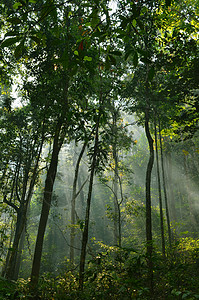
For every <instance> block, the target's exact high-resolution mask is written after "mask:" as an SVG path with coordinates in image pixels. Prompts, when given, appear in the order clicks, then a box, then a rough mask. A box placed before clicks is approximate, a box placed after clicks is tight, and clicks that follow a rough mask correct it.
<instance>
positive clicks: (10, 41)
mask: <svg viewBox="0 0 199 300" xmlns="http://www.w3.org/2000/svg"><path fill="white" fill-rule="evenodd" d="M19 41H20V37H14V38H9V39H6V40H5V41H3V42H2V44H1V47H9V46H11V45H14V44H15V43H17V42H19Z"/></svg>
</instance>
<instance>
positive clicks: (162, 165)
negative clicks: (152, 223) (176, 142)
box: [159, 121, 172, 247]
mask: <svg viewBox="0 0 199 300" xmlns="http://www.w3.org/2000/svg"><path fill="white" fill-rule="evenodd" d="M159 137H160V154H161V167H162V181H163V190H164V201H165V209H166V218H167V228H168V236H169V246H170V247H171V243H172V236H171V226H170V216H169V207H168V198H167V189H166V179H165V170H164V156H163V150H162V136H161V129H160V121H159Z"/></svg>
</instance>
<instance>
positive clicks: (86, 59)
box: [84, 56, 92, 61]
mask: <svg viewBox="0 0 199 300" xmlns="http://www.w3.org/2000/svg"><path fill="white" fill-rule="evenodd" d="M84 60H85V61H92V57H89V56H84Z"/></svg>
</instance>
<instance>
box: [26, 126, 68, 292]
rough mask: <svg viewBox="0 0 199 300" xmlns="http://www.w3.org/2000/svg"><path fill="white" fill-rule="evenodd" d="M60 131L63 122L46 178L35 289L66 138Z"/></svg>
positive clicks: (34, 269) (33, 278)
mask: <svg viewBox="0 0 199 300" xmlns="http://www.w3.org/2000/svg"><path fill="white" fill-rule="evenodd" d="M60 132H61V123H60V122H58V124H57V129H56V132H55V136H54V141H53V150H52V156H51V161H50V166H49V169H48V171H47V175H46V180H45V187H44V196H43V204H42V210H41V216H40V221H39V227H38V233H37V239H36V244H35V252H34V258H33V264H32V272H31V287H32V288H33V289H34V288H36V286H37V284H38V279H39V271H40V264H41V256H42V248H43V241H44V234H45V230H46V225H47V220H48V216H49V211H50V206H51V199H52V192H53V185H54V182H55V176H56V173H57V165H58V156H59V152H60V149H61V146H62V143H63V140H64V138H62V139H61V141H59V138H60Z"/></svg>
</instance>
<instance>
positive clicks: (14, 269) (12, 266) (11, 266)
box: [4, 136, 44, 280]
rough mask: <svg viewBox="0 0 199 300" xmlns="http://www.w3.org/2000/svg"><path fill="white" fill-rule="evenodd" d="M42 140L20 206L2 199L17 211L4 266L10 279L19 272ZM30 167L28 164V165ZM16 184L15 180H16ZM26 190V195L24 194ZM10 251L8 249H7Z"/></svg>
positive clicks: (25, 178) (26, 181) (5, 274)
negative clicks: (22, 241)
mask: <svg viewBox="0 0 199 300" xmlns="http://www.w3.org/2000/svg"><path fill="white" fill-rule="evenodd" d="M43 142H44V136H43V137H42V141H41V143H40V145H39V146H38V154H37V159H36V162H35V166H34V169H33V173H32V178H31V181H30V184H29V188H28V191H27V186H28V179H29V176H28V173H27V174H26V176H25V177H24V183H23V195H22V199H19V200H20V206H19V207H16V206H15V205H12V203H11V202H10V201H7V200H6V199H5V200H4V201H5V202H6V203H7V204H8V205H10V206H12V207H13V208H15V211H16V213H17V222H16V227H15V234H14V240H13V244H12V251H11V253H8V260H7V265H6V268H5V272H4V276H5V277H6V278H8V279H11V280H17V278H18V273H19V267H20V259H19V257H18V256H20V251H19V249H18V248H19V243H20V240H21V236H22V233H23V231H24V228H25V223H26V216H27V210H28V206H29V204H30V201H31V197H32V192H33V189H34V186H35V181H36V178H37V171H38V165H39V160H40V156H41V152H42V148H43ZM29 169H30V166H29ZM16 184H17V182H16ZM26 192H27V195H26ZM9 252H10V251H9Z"/></svg>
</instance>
